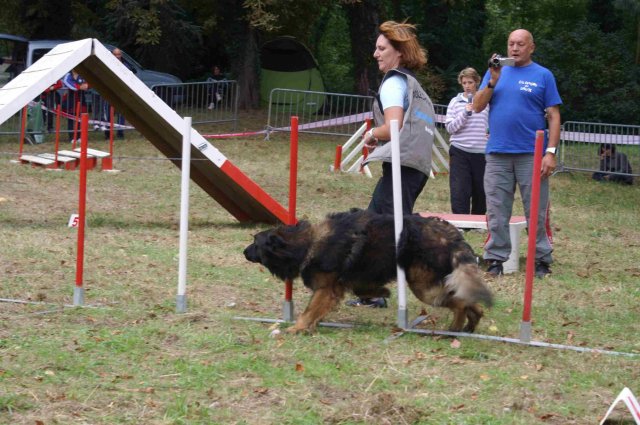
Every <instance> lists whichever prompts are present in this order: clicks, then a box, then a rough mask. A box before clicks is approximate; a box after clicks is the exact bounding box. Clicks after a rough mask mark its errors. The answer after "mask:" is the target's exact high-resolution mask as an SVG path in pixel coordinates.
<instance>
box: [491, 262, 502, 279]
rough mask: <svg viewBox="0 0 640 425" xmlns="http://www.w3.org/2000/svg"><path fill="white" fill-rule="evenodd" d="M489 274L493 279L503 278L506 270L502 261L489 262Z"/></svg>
mask: <svg viewBox="0 0 640 425" xmlns="http://www.w3.org/2000/svg"><path fill="white" fill-rule="evenodd" d="M487 273H488V274H489V275H491V276H493V277H498V276H502V275H503V274H504V269H503V268H502V261H498V260H491V261H489V267H487Z"/></svg>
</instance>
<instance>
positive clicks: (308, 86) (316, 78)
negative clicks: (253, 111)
mask: <svg viewBox="0 0 640 425" xmlns="http://www.w3.org/2000/svg"><path fill="white" fill-rule="evenodd" d="M260 65H261V70H260V99H261V100H262V102H263V104H268V103H269V96H270V94H271V91H272V90H273V89H275V88H279V89H288V90H296V91H314V92H320V93H324V91H325V87H324V82H323V81H322V76H321V75H320V70H319V69H318V63H317V62H316V60H315V58H314V57H313V55H311V52H310V51H309V49H307V48H306V47H305V46H304V45H303V44H302V43H300V42H299V41H297V40H296V39H295V38H293V37H288V36H283V37H278V38H275V39H273V40H271V41H268V42H267V43H265V44H264V45H263V46H262V49H261V50H260ZM272 103H273V104H277V105H278V106H279V107H283V108H287V109H290V110H301V109H302V108H304V107H305V106H306V107H308V106H309V105H310V104H311V105H315V106H317V108H320V107H322V104H323V103H324V95H303V94H299V93H279V94H278V95H277V96H276V97H274V98H273V99H272Z"/></svg>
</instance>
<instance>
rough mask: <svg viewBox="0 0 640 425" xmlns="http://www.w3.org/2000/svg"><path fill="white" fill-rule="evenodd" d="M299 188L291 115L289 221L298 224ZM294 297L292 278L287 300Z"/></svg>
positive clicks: (295, 125)
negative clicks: (297, 203) (297, 197)
mask: <svg viewBox="0 0 640 425" xmlns="http://www.w3.org/2000/svg"><path fill="white" fill-rule="evenodd" d="M297 188H298V117H296V116H292V117H291V145H290V166H289V217H288V218H289V222H288V223H287V224H289V225H294V224H296V222H297V220H296V196H297ZM292 298H293V282H291V280H290V279H287V280H286V281H285V295H284V299H285V301H289V302H290V301H291V299H292Z"/></svg>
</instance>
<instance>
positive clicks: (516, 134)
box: [473, 29, 562, 277]
mask: <svg viewBox="0 0 640 425" xmlns="http://www.w3.org/2000/svg"><path fill="white" fill-rule="evenodd" d="M534 50H535V43H534V42H533V36H532V35H531V33H530V32H529V31H527V30H524V29H518V30H515V31H513V32H512V33H511V34H510V35H509V40H508V42H507V52H508V56H509V57H511V58H513V59H514V62H515V63H514V66H504V67H503V66H490V67H489V70H488V71H487V72H486V74H485V76H484V79H483V81H482V84H481V86H480V88H481V90H480V91H479V92H478V93H477V94H476V97H475V99H474V101H473V106H474V110H475V112H481V111H482V110H484V109H485V107H486V106H487V105H490V106H491V112H490V113H489V140H488V142H487V149H486V160H487V165H486V169H485V175H484V188H485V192H486V199H487V222H488V229H489V239H488V240H487V243H486V244H485V247H484V259H485V261H487V262H488V264H489V266H488V268H487V272H488V273H489V274H490V275H493V276H499V275H501V274H502V273H503V268H502V263H503V262H504V261H506V260H507V259H508V258H509V254H510V252H511V240H510V238H509V220H510V219H511V214H512V211H513V200H514V196H515V189H516V184H517V185H518V186H519V187H520V195H521V196H522V202H523V204H524V210H525V215H526V216H527V220H528V219H529V207H530V205H531V177H532V170H533V152H534V149H535V137H536V131H537V130H544V129H545V120H546V121H547V122H548V125H549V129H548V133H547V135H546V137H545V138H546V139H547V140H545V142H546V146H545V154H544V157H543V159H542V170H541V174H542V181H541V182H540V208H539V211H538V229H537V231H536V270H535V274H536V276H537V277H545V276H547V275H548V274H549V273H551V270H550V268H549V265H550V264H551V262H552V261H553V259H552V257H551V252H552V251H553V248H552V246H551V233H550V229H549V225H548V212H549V179H548V177H549V176H550V175H551V174H552V173H553V171H554V170H555V168H556V149H557V146H558V144H559V142H560V107H559V105H560V104H562V100H561V99H560V95H559V94H558V89H557V87H556V82H555V78H554V76H553V74H552V73H551V71H549V70H548V69H546V68H544V67H542V66H540V65H538V64H537V63H535V62H533V61H532V60H531V55H532V54H533V51H534ZM495 56H496V55H494V56H493V57H495ZM493 57H492V59H493Z"/></svg>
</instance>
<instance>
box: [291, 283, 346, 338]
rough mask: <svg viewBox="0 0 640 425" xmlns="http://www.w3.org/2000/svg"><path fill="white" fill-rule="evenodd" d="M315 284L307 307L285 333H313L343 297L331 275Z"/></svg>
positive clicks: (341, 289) (339, 287)
mask: <svg viewBox="0 0 640 425" xmlns="http://www.w3.org/2000/svg"><path fill="white" fill-rule="evenodd" d="M316 284H317V286H319V287H318V288H317V289H315V290H314V291H313V295H312V296H311V300H310V301H309V305H308V306H307V308H306V309H305V310H304V312H303V313H302V314H301V315H300V316H298V320H296V323H295V324H294V325H293V326H291V327H290V328H288V329H287V332H289V333H298V332H302V331H308V332H313V331H314V330H315V328H316V325H317V324H318V322H319V321H320V320H322V318H323V317H324V316H326V315H327V314H328V313H329V312H330V311H331V310H333V308H334V307H335V306H336V305H337V304H338V302H340V300H341V299H342V298H343V297H344V288H342V287H341V286H340V285H339V284H338V283H337V281H336V279H335V277H333V276H332V275H328V276H327V275H325V276H323V278H322V280H321V281H320V282H318V281H317V282H316Z"/></svg>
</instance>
